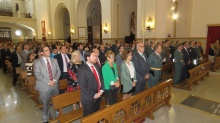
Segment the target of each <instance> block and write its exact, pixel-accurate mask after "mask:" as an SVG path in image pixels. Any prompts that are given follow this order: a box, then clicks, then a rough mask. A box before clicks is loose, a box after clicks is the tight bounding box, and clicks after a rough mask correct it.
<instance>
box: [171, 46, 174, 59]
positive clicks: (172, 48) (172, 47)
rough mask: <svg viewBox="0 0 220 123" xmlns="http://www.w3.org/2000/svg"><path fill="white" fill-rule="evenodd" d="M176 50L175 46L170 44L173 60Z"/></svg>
mask: <svg viewBox="0 0 220 123" xmlns="http://www.w3.org/2000/svg"><path fill="white" fill-rule="evenodd" d="M174 52H175V46H173V45H170V54H171V55H172V56H171V60H173V58H174Z"/></svg>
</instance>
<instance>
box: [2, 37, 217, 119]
mask: <svg viewBox="0 0 220 123" xmlns="http://www.w3.org/2000/svg"><path fill="white" fill-rule="evenodd" d="M0 49H1V52H0V56H1V57H0V58H1V59H0V62H1V63H0V67H1V68H3V72H4V73H6V70H7V65H6V63H5V60H9V61H10V62H11V63H12V68H13V69H12V72H13V82H12V84H13V86H16V81H17V76H18V75H17V74H16V67H21V68H22V69H23V70H27V75H28V76H31V75H34V76H35V77H36V79H37V82H36V89H37V90H38V91H39V94H40V99H41V102H42V103H43V120H44V122H47V121H48V120H49V113H48V112H49V105H50V104H49V103H50V99H51V96H54V95H57V94H59V89H58V84H59V80H61V79H67V80H68V88H67V90H66V91H67V92H68V91H74V90H79V89H80V90H81V102H79V106H80V107H82V106H83V107H84V112H83V116H86V115H89V114H91V113H93V112H95V111H97V110H99V107H100V101H101V98H102V95H103V93H104V94H105V99H106V101H107V104H108V105H112V104H114V103H116V102H117V93H119V92H120V91H121V92H122V93H123V100H124V99H127V98H129V97H130V96H132V95H135V94H138V93H140V92H142V91H144V90H145V89H147V88H152V87H154V86H156V85H157V84H158V83H159V82H160V80H161V70H162V65H164V64H169V63H173V62H174V68H175V75H174V82H173V85H174V86H175V85H178V84H179V83H181V82H183V81H184V80H186V79H187V78H188V77H189V75H188V73H187V71H188V70H189V69H191V68H193V67H195V66H197V65H198V64H199V63H200V61H201V60H202V55H203V54H204V50H203V48H202V46H201V43H200V42H199V41H196V42H194V41H190V42H187V41H183V42H181V41H179V40H177V41H170V40H165V41H162V42H157V43H156V42H154V41H148V40H145V41H144V42H137V41H136V40H134V41H133V43H131V44H128V43H125V42H123V41H118V40H116V41H115V43H114V44H112V45H111V44H110V43H106V44H103V43H100V44H97V43H96V44H89V43H77V42H74V43H73V44H70V43H68V42H64V43H60V42H59V41H57V42H54V43H51V42H42V43H41V44H39V43H37V42H34V41H27V42H25V43H24V42H20V43H18V44H16V45H15V44H13V43H12V42H6V43H4V42H3V43H0ZM219 49H220V45H219V40H217V41H216V42H215V43H214V44H211V45H210V48H209V53H208V55H209V60H210V62H211V63H212V64H214V58H215V56H217V55H219ZM75 108H76V105H74V109H75Z"/></svg>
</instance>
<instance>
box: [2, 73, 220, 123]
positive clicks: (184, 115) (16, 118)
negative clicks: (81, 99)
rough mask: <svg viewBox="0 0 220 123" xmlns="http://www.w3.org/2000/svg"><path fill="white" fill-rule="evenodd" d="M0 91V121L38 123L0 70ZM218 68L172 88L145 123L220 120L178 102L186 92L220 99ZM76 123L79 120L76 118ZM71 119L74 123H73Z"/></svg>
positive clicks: (209, 122) (28, 104) (25, 97)
mask: <svg viewBox="0 0 220 123" xmlns="http://www.w3.org/2000/svg"><path fill="white" fill-rule="evenodd" d="M0 85H1V86H0V94H1V95H2V96H3V99H4V101H5V103H6V105H5V106H0V123H42V118H41V117H42V116H41V115H42V112H41V110H40V109H37V108H35V103H34V102H33V101H32V100H31V99H30V98H29V97H28V95H27V94H26V92H24V91H23V90H21V88H20V87H19V85H17V86H15V87H13V86H12V76H10V74H6V75H5V74H3V73H2V69H0ZM219 94H220V71H218V72H216V73H213V72H211V73H210V77H206V79H205V81H201V82H199V85H198V86H194V87H193V88H192V91H186V90H181V89H176V88H173V89H172V98H171V104H172V107H171V108H169V107H165V106H164V107H162V108H160V109H159V110H157V111H156V112H155V113H154V116H155V119H154V120H150V119H149V118H146V121H145V123H220V116H217V115H212V114H210V113H207V112H204V111H200V110H198V109H195V108H191V107H188V106H184V105H182V104H180V103H181V102H182V101H183V100H184V99H185V98H187V97H188V96H189V95H195V96H198V97H201V98H205V99H209V100H213V101H217V102H220V95H219ZM76 122H77V123H78V122H79V120H78V121H76ZM76 122H74V123H76Z"/></svg>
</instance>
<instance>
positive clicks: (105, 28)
mask: <svg viewBox="0 0 220 123" xmlns="http://www.w3.org/2000/svg"><path fill="white" fill-rule="evenodd" d="M104 33H106V34H107V33H108V25H107V23H105V26H104Z"/></svg>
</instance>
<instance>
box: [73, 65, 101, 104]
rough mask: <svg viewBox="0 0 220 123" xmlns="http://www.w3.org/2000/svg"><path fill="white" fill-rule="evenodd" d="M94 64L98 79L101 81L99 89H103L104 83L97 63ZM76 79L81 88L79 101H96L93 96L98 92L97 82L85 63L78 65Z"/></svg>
mask: <svg viewBox="0 0 220 123" xmlns="http://www.w3.org/2000/svg"><path fill="white" fill-rule="evenodd" d="M94 66H95V68H96V70H97V72H98V74H99V79H100V82H101V87H100V90H104V83H103V78H102V74H101V70H100V67H99V66H98V64H95V65H94ZM77 79H78V83H79V86H80V88H81V89H80V91H81V102H82V103H84V102H87V101H96V99H94V96H95V94H96V93H97V92H98V83H97V81H96V78H95V76H94V74H93V72H92V70H91V69H90V67H89V66H88V64H87V63H85V64H83V65H82V66H80V67H79V69H78V71H77Z"/></svg>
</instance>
